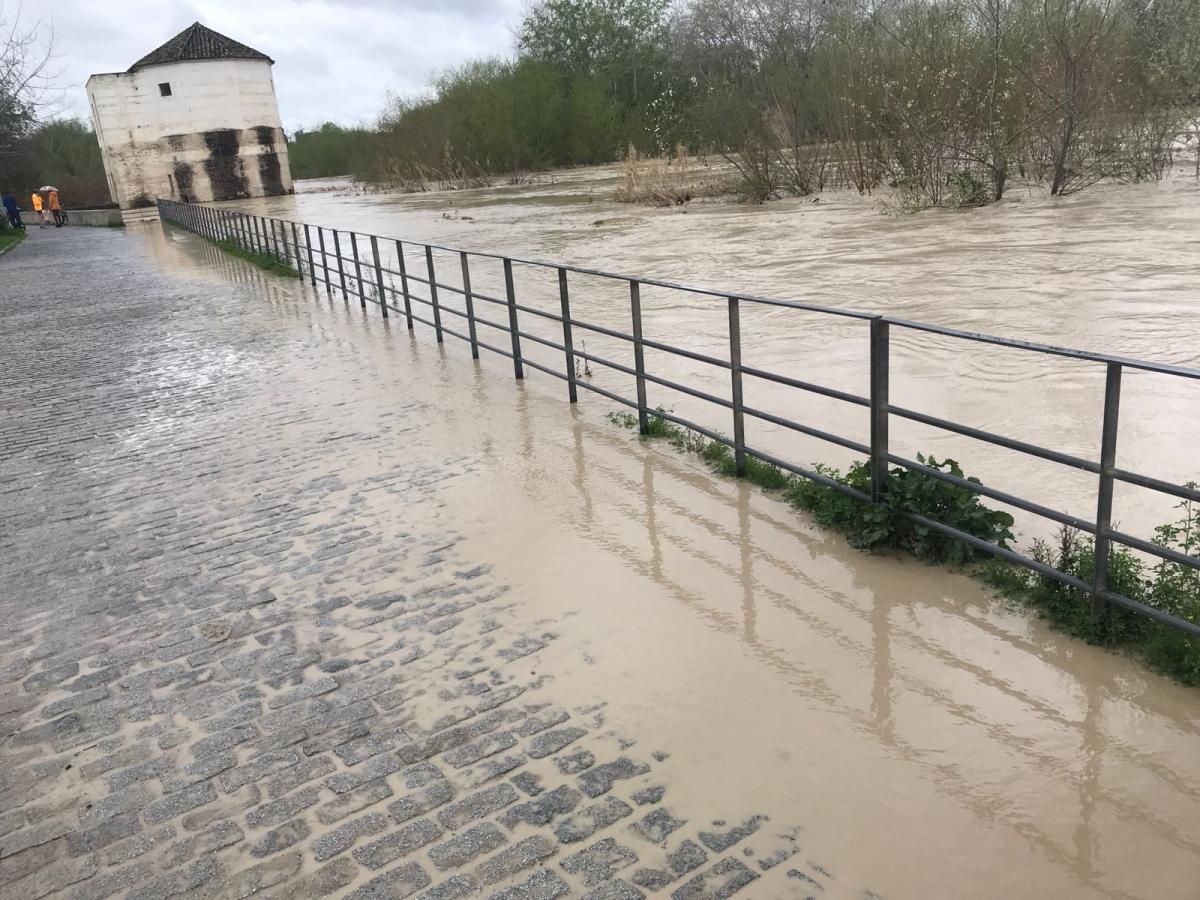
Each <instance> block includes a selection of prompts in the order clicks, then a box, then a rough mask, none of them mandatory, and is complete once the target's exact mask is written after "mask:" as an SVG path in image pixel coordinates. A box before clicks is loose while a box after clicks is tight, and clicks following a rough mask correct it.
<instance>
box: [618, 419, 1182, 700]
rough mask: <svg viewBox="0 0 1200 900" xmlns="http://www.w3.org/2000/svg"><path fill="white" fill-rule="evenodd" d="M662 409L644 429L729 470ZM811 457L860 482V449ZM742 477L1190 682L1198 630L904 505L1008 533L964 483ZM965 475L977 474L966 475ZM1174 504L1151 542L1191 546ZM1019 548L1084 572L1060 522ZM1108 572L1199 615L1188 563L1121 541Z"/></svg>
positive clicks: (1086, 566) (1086, 545)
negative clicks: (877, 492)
mask: <svg viewBox="0 0 1200 900" xmlns="http://www.w3.org/2000/svg"><path fill="white" fill-rule="evenodd" d="M663 412H666V410H662V409H660V410H658V411H656V413H655V414H652V415H651V416H650V417H649V421H648V427H647V430H646V434H645V435H643V437H644V438H646V439H650V440H654V439H659V440H666V441H668V442H669V443H670V444H671V446H672V447H674V448H675V449H676V450H678V451H680V452H681V453H690V454H694V455H696V456H699V457H700V458H701V459H702V460H703V461H704V462H705V463H707V464H708V465H709V467H710V468H712V469H713V471H715V472H717V473H719V474H721V475H726V476H729V477H735V476H736V474H737V471H736V466H735V462H734V455H733V451H732V449H730V448H729V447H728V446H726V445H725V444H723V443H721V442H719V441H712V440H709V439H708V438H706V437H704V436H703V435H701V434H698V433H697V432H695V431H692V430H691V429H689V428H684V427H682V426H679V425H676V424H675V423H674V422H671V421H669V420H668V419H666V418H665V417H664V416H663V415H662V413H663ZM608 418H609V420H610V421H612V422H613V423H615V424H617V425H620V426H621V427H623V428H628V429H631V430H633V431H637V430H638V420H637V416H635V415H633V414H632V413H627V412H619V413H610V414H609V416H608ZM917 459H918V460H920V461H921V462H922V463H924V464H925V465H927V466H929V467H930V468H935V469H938V470H940V471H943V472H948V473H950V474H953V475H955V476H957V477H959V478H965V477H966V476H964V474H963V471H962V469H961V467H960V466H959V465H958V463H957V462H955V461H954V460H951V459H947V460H941V461H938V460H936V459H933V458H932V457H925V456H921V455H918V456H917ZM814 469H815V470H816V471H817V472H818V473H819V474H821V475H824V476H825V477H826V478H828V479H830V480H832V481H834V482H836V483H838V484H841V485H844V486H846V487H850V488H854V489H856V490H858V491H861V492H862V493H869V492H870V489H871V471H870V465H869V463H867V462H866V461H862V462H856V463H854V464H853V465H851V466H850V468H849V469H847V470H846V471H845V472H841V471H840V470H838V469H834V468H830V467H828V466H823V465H820V464H817V465H815V466H814ZM743 477H744V478H745V479H746V480H747V481H750V482H751V483H753V484H755V485H758V486H759V487H761V488H762V489H763V490H765V491H768V492H771V493H774V494H777V495H779V496H780V497H782V499H784V500H786V501H787V502H788V503H790V504H791V505H792V506H794V507H795V508H796V509H799V510H802V511H804V512H806V513H808V514H809V515H811V516H812V517H813V518H814V519H815V520H816V522H817V523H818V524H820V525H823V526H825V527H828V528H832V529H833V530H835V531H837V532H839V533H840V534H842V535H844V536H845V537H846V538H847V540H848V541H849V542H850V544H851V545H853V546H854V547H857V548H859V549H861V550H868V551H873V550H892V551H899V552H902V553H905V554H908V555H909V556H913V557H915V558H916V559H919V560H922V561H924V562H927V563H930V564H941V565H948V566H952V567H955V568H958V569H960V570H964V571H966V572H967V573H968V574H970V575H972V576H974V577H975V578H977V579H979V580H980V581H982V582H983V583H984V584H986V585H987V586H989V587H990V588H992V589H993V590H995V591H996V592H997V593H998V594H1000V595H1001V596H1003V597H1006V598H1008V599H1010V600H1015V601H1018V602H1020V603H1022V604H1024V605H1026V606H1029V607H1030V608H1031V609H1033V610H1034V611H1036V612H1037V614H1038V615H1039V616H1040V617H1041V618H1043V619H1045V620H1046V621H1047V622H1048V623H1049V624H1050V625H1051V626H1052V627H1054V628H1056V629H1058V630H1059V631H1063V632H1066V633H1067V634H1070V635H1073V636H1075V637H1078V638H1081V639H1083V640H1085V641H1087V642H1088V643H1090V644H1097V645H1100V646H1104V647H1108V648H1111V649H1113V650H1118V651H1121V652H1126V653H1129V654H1131V655H1133V656H1135V657H1136V658H1138V659H1140V660H1142V662H1144V663H1145V664H1146V665H1147V666H1149V667H1150V668H1152V669H1154V670H1155V671H1157V672H1160V673H1162V674H1164V675H1167V676H1169V677H1171V678H1174V679H1176V680H1177V681H1179V682H1181V683H1183V684H1186V685H1193V686H1197V685H1200V639H1197V638H1193V637H1191V636H1189V635H1187V634H1184V633H1183V632H1181V631H1178V630H1176V629H1174V628H1170V627H1168V626H1165V625H1160V624H1159V623H1157V622H1155V621H1153V620H1152V619H1149V618H1147V617H1146V616H1144V615H1141V614H1139V613H1135V612H1131V611H1129V610H1126V609H1123V608H1120V607H1116V606H1112V607H1110V608H1109V609H1108V611H1107V612H1105V613H1104V614H1103V615H1100V616H1093V615H1092V614H1091V598H1090V596H1089V595H1087V594H1086V593H1084V592H1083V591H1079V590H1077V589H1075V588H1071V587H1068V586H1066V585H1063V584H1060V583H1059V582H1057V581H1053V580H1051V579H1049V578H1046V577H1044V576H1042V575H1039V574H1038V573H1036V572H1032V571H1030V570H1029V569H1026V568H1024V567H1022V566H1018V565H1016V564H1015V563H1010V562H1008V561H1007V560H1003V559H998V558H996V557H994V556H991V555H990V554H987V553H985V552H983V551H981V550H978V549H976V548H974V547H971V546H969V545H967V544H964V543H962V542H961V541H958V540H955V539H953V538H950V537H947V536H945V535H943V534H941V533H940V532H937V531H932V530H931V529H928V528H924V527H922V526H920V525H917V524H915V523H913V522H911V521H910V520H909V519H908V518H907V517H906V516H905V515H904V514H905V513H915V514H918V515H921V516H924V517H926V518H929V519H935V520H937V521H939V522H942V523H944V524H946V525H949V526H951V527H953V528H957V529H958V530H960V531H964V532H966V533H967V534H970V535H973V536H975V537H978V538H982V539H983V540H986V541H989V542H991V543H994V544H996V545H998V546H1000V547H1007V546H1008V544H1009V542H1010V541H1012V540H1013V534H1012V525H1013V518H1012V516H1010V515H1009V514H1008V513H1006V512H1003V511H1001V510H996V509H991V508H990V507H988V506H986V505H984V504H983V503H981V502H980V500H979V496H978V495H977V494H974V493H972V492H971V491H970V490H968V489H966V488H962V487H958V486H957V485H952V484H948V483H946V482H944V481H940V480H939V479H936V478H933V477H931V476H929V475H926V474H925V473H923V472H914V471H911V470H909V469H903V468H895V469H892V470H890V471H889V472H888V477H887V482H886V485H885V490H884V494H883V497H884V500H883V502H882V503H880V504H872V503H867V502H864V501H862V500H859V499H857V498H856V497H852V496H848V495H847V494H844V493H842V492H840V491H838V490H835V489H834V488H832V487H830V486H828V485H825V484H821V483H819V482H816V481H812V480H810V479H807V478H802V477H800V476H797V475H793V474H792V473H790V472H787V471H784V470H783V469H780V468H779V467H778V466H775V465H772V464H770V463H766V462H763V461H762V460H760V459H756V458H754V457H750V456H748V457H747V458H746V469H745V475H744V476H743ZM967 480H969V481H973V482H976V483H979V482H978V479H975V478H969V479H967ZM1189 487H1193V488H1194V487H1195V484H1190V485H1189ZM1178 510H1179V517H1178V519H1177V520H1176V521H1174V522H1171V523H1168V524H1166V525H1161V526H1159V527H1158V528H1157V529H1155V533H1154V542H1155V543H1156V544H1158V545H1160V546H1162V547H1167V548H1169V549H1172V550H1177V551H1179V552H1180V553H1185V554H1187V555H1189V556H1196V555H1197V554H1198V553H1200V505H1198V504H1194V503H1192V502H1191V501H1184V502H1182V503H1180V504H1179V505H1178ZM1029 555H1030V556H1032V557H1033V558H1034V559H1036V560H1037V561H1038V562H1041V563H1044V564H1046V565H1049V566H1053V567H1054V568H1056V569H1058V570H1059V571H1060V572H1063V573H1065V574H1067V575H1073V576H1075V577H1076V578H1078V579H1080V580H1081V581H1084V582H1085V583H1091V581H1092V577H1093V574H1094V572H1095V551H1094V544H1093V541H1092V539H1091V538H1089V537H1087V536H1085V535H1080V534H1079V533H1078V532H1077V531H1075V530H1073V529H1070V528H1063V529H1062V530H1061V531H1060V532H1059V534H1058V536H1057V538H1056V540H1055V542H1054V543H1053V544H1051V543H1048V542H1046V541H1042V540H1038V541H1034V543H1033V546H1032V548H1031V550H1030V553H1029ZM1108 583H1109V587H1110V589H1111V590H1113V591H1115V592H1116V593H1119V594H1123V595H1124V596H1126V597H1129V598H1130V599H1132V600H1136V601H1138V602H1140V603H1144V604H1146V605H1147V606H1151V607H1153V608H1155V609H1159V610H1162V611H1164V612H1169V613H1171V614H1172V615H1176V616H1179V617H1180V618H1183V619H1187V620H1190V621H1200V572H1198V571H1196V570H1194V569H1190V568H1188V567H1186V566H1181V565H1179V564H1177V563H1172V562H1168V561H1166V560H1160V561H1158V562H1155V563H1153V564H1147V563H1146V562H1144V561H1143V560H1142V559H1141V558H1140V557H1138V556H1137V555H1136V554H1135V553H1133V552H1132V551H1130V550H1128V549H1127V548H1124V547H1120V546H1117V545H1114V546H1113V548H1112V551H1111V553H1110V556H1109V569H1108Z"/></svg>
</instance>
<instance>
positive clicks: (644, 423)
mask: <svg viewBox="0 0 1200 900" xmlns="http://www.w3.org/2000/svg"><path fill="white" fill-rule="evenodd" d="M629 309H630V311H631V313H632V315H633V368H634V371H635V372H637V404H638V431H639V432H641V433H642V434H647V433H648V432H649V431H650V410H649V409H648V408H647V404H646V352H645V348H644V347H642V285H641V283H640V282H637V281H630V282H629Z"/></svg>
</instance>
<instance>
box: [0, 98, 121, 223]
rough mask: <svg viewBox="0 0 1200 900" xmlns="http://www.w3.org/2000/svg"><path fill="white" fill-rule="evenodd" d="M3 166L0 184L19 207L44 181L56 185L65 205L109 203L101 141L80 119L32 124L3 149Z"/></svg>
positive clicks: (23, 204) (27, 206) (24, 203)
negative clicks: (99, 141)
mask: <svg viewBox="0 0 1200 900" xmlns="http://www.w3.org/2000/svg"><path fill="white" fill-rule="evenodd" d="M3 171H4V175H3V178H4V183H3V184H2V185H0V187H2V188H3V189H4V190H11V191H12V192H13V194H14V195H15V196H16V198H17V202H19V203H20V204H21V206H22V208H24V209H29V195H30V194H31V193H32V192H33V191H35V190H37V189H38V188H39V187H41V186H42V185H45V184H52V185H54V186H55V187H56V188H58V191H59V196H60V197H61V198H62V202H63V205H64V206H66V207H67V208H68V209H70V208H71V207H84V206H105V205H108V204H109V203H111V202H112V198H111V197H110V196H109V191H108V181H107V180H106V179H105V177H104V164H103V162H102V161H101V159H100V144H99V143H98V142H97V141H96V134H95V132H93V131H92V129H91V128H90V127H89V126H88V125H87V124H86V123H85V122H82V121H80V120H79V119H62V120H57V121H52V122H47V123H45V124H42V125H37V126H34V127H32V128H31V129H30V130H29V131H28V132H27V133H26V134H25V135H24V136H22V137H20V138H19V139H18V140H16V141H15V142H13V144H12V146H11V147H10V148H9V151H8V152H7V153H6V154H5V156H4V159H3Z"/></svg>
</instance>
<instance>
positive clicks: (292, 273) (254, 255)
mask: <svg viewBox="0 0 1200 900" xmlns="http://www.w3.org/2000/svg"><path fill="white" fill-rule="evenodd" d="M168 222H169V224H172V225H175V226H176V227H177V228H184V226H183V225H180V224H178V223H175V222H170V221H169V220H168ZM184 230H185V231H191V229H188V228H184ZM192 234H195V235H197V236H199V237H200V238H202V239H204V240H206V241H208V242H209V243H210V244H212V245H213V246H214V247H216V248H217V249H218V250H222V251H224V252H225V253H228V254H229V255H230V256H236V257H237V258H238V259H242V260H245V261H246V262H248V263H252V264H253V265H256V266H258V267H259V268H260V269H263V270H264V271H267V272H270V273H271V274H272V275H282V276H284V277H285V278H299V277H301V276H300V273H299V272H298V271H297V270H296V269H295V268H293V267H292V266H291V265H289V264H288V263H287V261H285V260H283V259H281V258H280V257H278V256H276V255H275V254H273V253H259V252H257V251H255V250H247V249H246V248H245V247H243V246H241V244H238V243H237V242H236V241H227V240H222V239H219V238H210V237H208V236H207V235H204V234H200V232H198V231H193V232H192Z"/></svg>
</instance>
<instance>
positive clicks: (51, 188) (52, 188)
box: [38, 184, 58, 191]
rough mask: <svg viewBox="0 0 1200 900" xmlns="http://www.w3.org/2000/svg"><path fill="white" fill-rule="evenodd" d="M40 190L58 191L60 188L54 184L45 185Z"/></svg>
mask: <svg viewBox="0 0 1200 900" xmlns="http://www.w3.org/2000/svg"><path fill="white" fill-rule="evenodd" d="M38 190H39V191H57V190H58V188H56V187H55V186H54V185H52V184H43V185H42V186H41V187H40V188H38Z"/></svg>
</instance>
